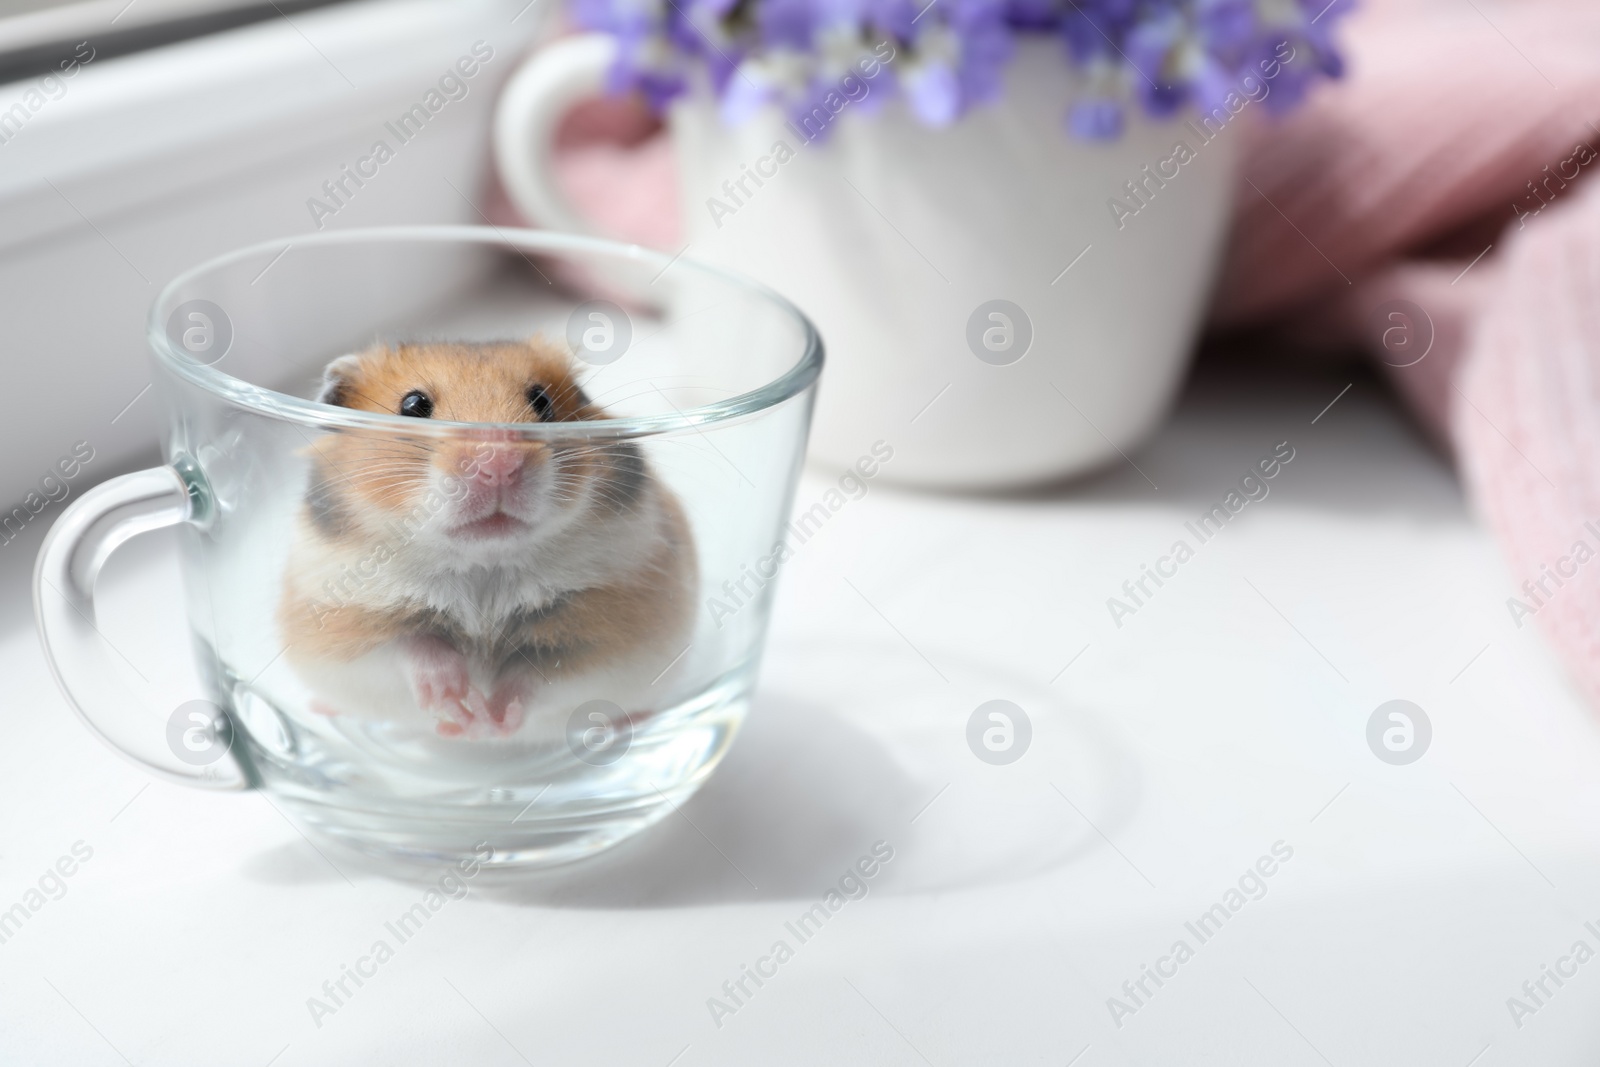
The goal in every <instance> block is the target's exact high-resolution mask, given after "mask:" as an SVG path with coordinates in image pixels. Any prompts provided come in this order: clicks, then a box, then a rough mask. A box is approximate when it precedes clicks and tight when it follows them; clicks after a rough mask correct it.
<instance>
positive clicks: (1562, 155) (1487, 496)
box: [559, 0, 1600, 702]
mask: <svg viewBox="0 0 1600 1067" xmlns="http://www.w3.org/2000/svg"><path fill="white" fill-rule="evenodd" d="M1343 36H1344V50H1345V54H1346V56H1347V58H1348V66H1349V73H1348V75H1347V76H1346V78H1345V80H1344V81H1342V82H1341V83H1339V84H1337V85H1334V86H1331V87H1324V88H1322V89H1320V90H1319V91H1318V92H1317V93H1316V94H1314V96H1313V99H1312V101H1311V102H1310V103H1309V104H1308V106H1306V107H1305V108H1303V109H1302V110H1300V111H1299V112H1297V113H1296V114H1295V115H1294V116H1293V117H1292V118H1290V119H1289V120H1288V121H1286V122H1283V123H1280V124H1271V125H1266V126H1263V127H1259V128H1257V129H1256V130H1255V131H1254V137H1253V140H1252V147H1251V150H1250V152H1249V153H1248V155H1247V158H1246V162H1245V168H1244V175H1243V177H1244V180H1243V181H1242V182H1241V184H1240V187H1239V194H1238V215H1237V222H1236V224H1235V228H1234V233H1233V237H1232V243H1231V248H1230V251H1229V255H1228V260H1227V264H1226V267H1225V268H1224V271H1223V275H1222V279H1221V281H1220V284H1219V286H1218V290H1217V292H1218V297H1217V303H1216V308H1215V315H1214V322H1215V323H1216V324H1217V325H1219V326H1223V327H1232V326H1241V325H1256V326H1259V325H1272V326H1276V327H1279V328H1283V329H1285V330H1288V331H1290V332H1292V333H1297V334H1299V335H1300V336H1301V337H1303V338H1307V339H1315V340H1316V341H1318V342H1320V343H1333V344H1341V343H1342V344H1349V343H1350V342H1352V341H1355V342H1359V343H1361V344H1363V345H1365V346H1366V347H1367V348H1368V349H1369V350H1370V351H1371V352H1372V354H1373V355H1374V357H1375V358H1377V359H1379V360H1381V361H1382V362H1383V363H1384V364H1385V365H1386V366H1387V367H1388V368H1389V373H1390V374H1391V375H1392V377H1393V379H1394V381H1395V382H1396V384H1397V386H1398V388H1399V389H1400V391H1401V392H1402V394H1404V396H1405V397H1406V398H1407V400H1408V401H1409V402H1410V403H1411V405H1412V406H1413V407H1414V409H1415V410H1416V412H1417V414H1418V416H1419V417H1420V418H1421V419H1422V421H1423V422H1424V423H1425V424H1426V425H1427V426H1428V428H1429V429H1430V431H1431V432H1432V433H1433V434H1434V435H1435V436H1436V437H1437V438H1438V439H1439V440H1440V441H1441V442H1444V443H1446V444H1447V445H1448V446H1449V447H1450V448H1452V449H1453V451H1454V452H1455V454H1456V456H1457V458H1458V461H1459V464H1460V467H1461V469H1462V472H1463V474H1464V476H1465V479H1466V482H1467V485H1468V487H1469V490H1470V492H1471V494H1472V496H1473V498H1474V500H1475V501H1476V504H1477V507H1478V509H1479V510H1480V512H1481V513H1482V514H1483V515H1484V517H1485V518H1486V520H1487V521H1488V523H1489V524H1490V525H1491V526H1492V527H1493V529H1494V530H1495V532H1496V534H1497V535H1498V537H1499V539H1500V541H1501V543H1502V544H1503V546H1504V547H1505V550H1506V552H1507V554H1508V555H1509V558H1510V563H1511V567H1512V571H1513V573H1514V575H1515V577H1516V581H1517V582H1518V583H1519V585H1520V588H1519V589H1518V590H1517V591H1516V595H1515V596H1514V597H1513V598H1511V600H1510V601H1509V602H1508V604H1507V611H1508V612H1509V613H1510V614H1511V616H1512V619H1513V621H1514V622H1515V624H1516V625H1518V626H1523V625H1537V626H1539V627H1540V628H1541V629H1542V630H1543V632H1544V633H1545V634H1546V635H1547V636H1548V638H1549V639H1550V640H1551V641H1552V642H1553V643H1554V644H1555V646H1556V648H1557V649H1558V650H1559V652H1560V653H1561V655H1562V657H1563V658H1564V659H1565V661H1566V663H1567V665H1568V667H1569V669H1570V670H1571V671H1572V672H1573V674H1574V676H1575V677H1576V679H1577V680H1578V682H1579V683H1580V684H1581V685H1582V687H1583V688H1584V689H1585V690H1586V691H1587V693H1588V694H1589V696H1590V697H1591V698H1593V699H1594V700H1596V701H1597V702H1600V558H1597V556H1600V466H1597V464H1596V463H1595V460H1596V459H1597V458H1600V182H1594V181H1590V180H1588V178H1589V176H1590V174H1591V172H1596V171H1600V3H1596V0H1519V2H1517V3H1514V4H1513V3H1506V2H1503V0H1364V3H1363V7H1362V9H1361V10H1359V11H1358V12H1357V13H1356V14H1355V15H1353V16H1352V17H1351V18H1350V19H1349V20H1348V21H1347V22H1346V23H1345V24H1344V26H1343ZM583 110H584V113H583V114H580V115H575V116H574V117H573V118H572V120H570V121H569V122H568V123H567V125H566V128H565V131H564V134H563V140H564V142H565V146H566V147H565V149H564V151H563V153H562V155H561V157H560V161H559V167H560V169H561V171H562V174H561V179H562V184H563V185H564V186H565V187H566V188H567V189H569V190H570V191H571V195H572V196H573V198H574V200H575V201H576V202H577V206H578V207H579V208H580V209H582V210H584V211H585V212H586V213H587V214H589V215H590V217H592V218H595V219H597V220H603V221H604V223H605V226H606V229H607V230H608V231H610V232H612V233H614V234H616V235H617V236H622V237H627V238H630V239H633V240H636V241H639V242H640V243H644V244H649V245H654V246H657V247H663V248H675V247H676V241H677V237H676V231H677V220H676V211H675V205H676V194H675V176H674V173H673V167H672V161H671V155H670V148H669V147H668V146H667V144H666V142H665V138H663V137H660V136H656V135H654V130H653V127H652V124H651V123H650V121H649V120H648V118H646V117H643V116H641V115H639V114H638V113H637V112H630V111H629V110H628V109H627V108H626V107H623V106H619V105H615V104H608V105H588V106H587V107H586V108H585V109H583Z"/></svg>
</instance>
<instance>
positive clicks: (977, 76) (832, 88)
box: [571, 0, 1354, 141]
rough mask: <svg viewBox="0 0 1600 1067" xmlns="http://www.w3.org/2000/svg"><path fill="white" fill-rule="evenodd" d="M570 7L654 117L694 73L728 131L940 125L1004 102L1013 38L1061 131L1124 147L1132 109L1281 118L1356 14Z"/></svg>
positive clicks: (875, 2) (618, 85)
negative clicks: (859, 121)
mask: <svg viewBox="0 0 1600 1067" xmlns="http://www.w3.org/2000/svg"><path fill="white" fill-rule="evenodd" d="M571 3H572V8H571V10H572V12H573V15H574V16H575V18H576V19H577V21H578V22H579V23H580V24H581V25H584V26H587V27H589V28H592V29H596V30H600V31H603V32H606V33H609V34H611V35H612V36H614V37H615V38H616V39H617V41H618V44H619V48H618V59H617V64H616V67H615V69H614V70H613V71H612V72H611V78H610V81H609V88H610V89H611V90H612V91H615V92H636V93H639V94H641V95H642V96H643V97H644V99H646V100H647V101H648V102H649V103H650V105H651V106H652V107H654V108H656V109H658V110H664V109H665V108H666V107H667V106H668V105H669V103H670V102H671V101H672V100H674V99H676V98H677V97H679V96H681V95H683V94H684V93H686V92H688V91H689V90H690V86H691V85H692V84H694V83H695V82H696V80H697V79H696V78H695V77H694V72H695V71H696V70H697V69H698V70H699V71H702V72H703V73H704V77H705V80H706V81H707V82H709V84H710V87H711V89H712V91H713V92H714V93H715V94H716V96H717V99H718V103H719V106H720V110H721V113H722V116H723V118H724V120H725V121H727V122H729V123H740V122H744V121H747V120H748V119H750V118H751V117H752V116H753V115H754V114H756V113H757V112H759V111H761V110H763V109H765V108H768V107H777V108H779V109H780V110H783V111H787V112H788V114H790V115H791V116H796V115H807V114H811V113H812V112H813V110H814V109H815V108H818V107H827V108H828V109H829V110H830V111H831V112H832V113H833V114H838V113H839V109H840V107H841V106H843V105H841V104H840V103H839V101H840V100H842V99H843V100H847V103H848V106H850V107H853V108H855V109H856V110H859V111H861V112H862V113H865V114H870V113H873V112H876V111H878V110H879V109H881V107H882V106H883V104H884V103H885V102H886V101H887V100H889V99H891V98H899V99H900V100H902V101H904V103H905V105H906V107H907V109H908V110H909V111H910V112H911V114H912V115H914V116H915V117H916V118H917V120H918V121H920V122H922V123H924V124H926V125H929V126H945V125H949V124H950V123H953V122H956V121H958V120H959V119H960V118H961V116H962V115H964V114H965V113H966V112H967V111H968V110H970V109H971V108H973V107H980V106H983V105H985V104H989V103H992V102H993V101H996V100H998V99H999V98H1000V97H1001V95H1002V94H1003V92H1004V87H1005V77H1006V72H1007V70H1008V69H1009V67H1010V64H1011V61H1012V59H1013V58H1014V56H1015V54H1016V44H1017V40H1018V38H1020V37H1023V36H1032V37H1037V36H1041V35H1054V36H1056V37H1058V38H1059V39H1060V40H1061V41H1062V43H1063V48H1064V53H1065V59H1066V63H1067V65H1068V66H1069V67H1070V68H1072V69H1075V70H1077V71H1078V72H1079V73H1080V75H1081V76H1080V77H1079V78H1078V79H1076V80H1077V82H1078V83H1079V85H1080V88H1079V90H1078V91H1077V92H1076V93H1075V94H1072V93H1068V94H1065V95H1064V96H1063V101H1062V102H1063V104H1064V105H1065V107H1066V115H1067V122H1066V125H1067V128H1068V130H1069V131H1070V132H1071V134H1072V135H1073V136H1074V137H1078V138H1082V139H1085V140H1095V141H1104V140H1114V139H1116V138H1117V137H1119V136H1121V134H1122V130H1123V128H1124V124H1125V120H1126V106H1127V103H1129V102H1130V98H1131V102H1137V104H1138V106H1139V108H1140V109H1141V110H1142V111H1144V113H1145V114H1147V115H1150V116H1152V117H1157V118H1161V117H1170V116H1173V115H1176V114H1178V113H1180V112H1183V111H1185V110H1188V109H1198V110H1199V111H1200V112H1202V113H1210V112H1211V111H1213V110H1214V109H1216V108H1219V107H1222V108H1226V107H1227V103H1226V102H1227V101H1228V100H1229V99H1233V100H1234V106H1235V108H1237V107H1238V106H1239V104H1238V101H1239V100H1240V99H1243V98H1246V97H1248V98H1249V99H1253V100H1264V101H1265V104H1266V107H1267V108H1268V109H1269V110H1270V111H1272V112H1274V113H1279V114H1281V113H1282V112H1284V111H1287V110H1289V109H1290V108H1292V107H1294V106H1295V105H1296V104H1297V103H1299V102H1300V101H1301V100H1302V99H1303V98H1304V97H1305V95H1306V93H1307V92H1309V91H1310V89H1311V87H1312V86H1313V85H1314V84H1316V83H1317V82H1318V81H1320V80H1322V79H1324V78H1336V77H1338V76H1339V75H1340V73H1341V72H1342V69H1343V63H1342V60H1341V59H1340V57H1339V53H1338V51H1337V49H1336V48H1335V46H1334V42H1333V37H1332V28H1333V26H1334V24H1335V22H1336V21H1337V20H1338V18H1339V17H1340V16H1342V15H1344V14H1345V13H1346V12H1347V11H1348V10H1349V9H1350V8H1351V7H1352V6H1353V4H1354V0H1333V3H1332V5H1331V6H1328V0H571ZM869 57H872V59H871V62H872V63H873V64H875V67H876V73H875V74H873V75H870V76H868V75H866V74H865V73H864V70H865V68H864V67H863V65H862V64H863V63H865V62H866V61H867V59H868V58H869ZM847 79H848V81H847ZM1262 83H1267V84H1268V89H1267V90H1266V91H1265V92H1263V91H1262V90H1261V89H1260V85H1261V84H1262ZM863 86H865V88H863ZM830 99H831V101H832V106H831V107H829V105H828V104H827V101H829V100H830Z"/></svg>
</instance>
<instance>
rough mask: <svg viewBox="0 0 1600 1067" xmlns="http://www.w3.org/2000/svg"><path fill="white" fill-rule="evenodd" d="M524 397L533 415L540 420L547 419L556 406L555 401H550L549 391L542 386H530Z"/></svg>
mask: <svg viewBox="0 0 1600 1067" xmlns="http://www.w3.org/2000/svg"><path fill="white" fill-rule="evenodd" d="M526 395H527V397H528V406H529V407H531V408H532V409H533V413H534V414H535V415H537V416H539V418H541V419H548V418H549V417H550V412H551V411H553V410H554V409H555V406H556V404H555V401H554V400H551V399H550V390H548V389H546V388H545V387H544V386H542V385H530V386H528V392H527V394H526Z"/></svg>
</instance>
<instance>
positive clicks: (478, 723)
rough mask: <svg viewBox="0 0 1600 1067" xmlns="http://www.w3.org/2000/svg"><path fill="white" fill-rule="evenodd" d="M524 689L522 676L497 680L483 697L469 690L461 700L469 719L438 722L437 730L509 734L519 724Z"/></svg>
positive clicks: (475, 734) (467, 734) (478, 735)
mask: <svg viewBox="0 0 1600 1067" xmlns="http://www.w3.org/2000/svg"><path fill="white" fill-rule="evenodd" d="M526 688H527V685H526V683H525V682H524V681H523V680H522V679H513V680H507V681H502V682H500V683H499V684H498V685H496V686H495V687H494V691H493V692H491V693H489V694H488V695H487V696H486V695H484V693H483V692H482V691H481V690H479V689H476V688H474V689H472V690H471V691H470V692H469V693H468V694H467V697H466V700H465V701H464V704H465V706H466V710H467V713H468V714H469V715H470V716H471V721H470V722H465V723H461V724H460V725H457V724H456V723H453V722H451V723H440V724H439V733H441V734H443V735H444V736H446V737H471V738H483V737H510V736H511V735H512V734H514V733H516V732H517V730H518V729H519V728H520V727H521V726H522V719H523V712H524V710H525V709H526V706H527V705H526V693H525V690H526Z"/></svg>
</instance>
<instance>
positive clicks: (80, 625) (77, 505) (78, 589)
mask: <svg viewBox="0 0 1600 1067" xmlns="http://www.w3.org/2000/svg"><path fill="white" fill-rule="evenodd" d="M210 499H211V498H210V494H209V493H208V492H207V491H206V490H205V487H204V481H203V479H202V478H201V476H200V473H199V471H198V469H197V468H196V467H195V466H194V465H193V463H192V462H190V461H188V460H179V461H178V462H176V463H174V464H172V465H171V466H167V467H152V468H151V469H149V470H142V471H137V472H135V473H133V474H124V475H122V476H121V477H120V478H113V479H112V480H111V481H109V482H105V483H103V484H101V485H98V486H95V487H94V488H93V489H91V490H89V491H88V492H87V493H85V494H83V496H81V497H79V498H78V499H77V501H75V502H74V503H73V504H72V506H71V507H69V508H67V510H66V511H65V512H63V513H62V514H61V517H60V518H59V519H57V520H56V523H55V525H54V526H53V527H52V528H51V530H50V533H49V536H47V537H46V538H45V542H44V545H43V547H41V548H40V549H39V562H38V565H37V566H36V567H35V568H34V572H33V606H34V615H35V618H36V620H37V621H38V625H39V638H40V641H41V642H42V643H43V644H44V655H45V660H46V661H47V662H48V663H49V664H50V673H51V674H53V675H55V679H56V684H58V685H59V686H60V687H61V690H62V692H64V693H65V694H66V696H67V700H68V702H69V703H70V704H71V705H72V707H73V709H74V710H76V711H77V713H78V716H79V717H80V718H81V719H83V721H84V723H85V724H87V725H88V727H89V729H90V730H92V731H94V732H95V733H96V734H98V735H99V736H100V739H101V740H102V741H104V742H106V744H108V745H110V746H111V747H112V748H113V749H115V750H116V751H117V752H118V753H120V754H121V755H122V756H124V757H126V758H127V759H129V760H131V761H132V762H134V763H135V764H137V765H139V766H140V767H142V768H144V769H145V770H147V771H150V772H151V773H153V774H156V775H158V776H159V777H162V778H166V779H168V780H170V781H175V782H182V783H184V784H186V785H194V786H200V787H201V788H205V789H218V790H237V789H245V788H248V786H249V780H248V779H247V777H246V775H245V773H244V771H243V770H242V768H241V766H240V764H239V762H238V760H237V757H236V756H234V755H233V754H232V752H231V744H230V742H231V741H232V740H233V739H234V738H235V737H236V736H237V731H236V730H234V728H233V726H232V723H231V722H230V721H228V720H227V719H226V717H224V718H223V719H222V720H221V721H219V722H217V723H215V724H214V726H212V728H211V731H210V733H209V734H208V735H207V736H208V737H209V738H210V743H211V744H218V743H222V744H229V746H230V752H229V754H227V755H225V756H224V757H223V758H221V759H218V760H216V761H214V762H212V763H208V764H206V765H205V766H195V765H192V764H189V763H186V762H184V761H183V760H181V759H179V758H178V756H177V754H176V752H174V751H173V749H172V748H171V747H170V746H169V745H168V742H167V728H166V724H164V723H161V721H160V717H159V716H158V715H156V714H155V713H154V712H152V711H150V710H149V709H148V708H147V707H146V706H144V703H143V702H142V701H140V700H138V698H137V697H135V696H133V695H132V694H130V693H129V692H128V691H127V689H126V688H125V687H124V686H123V685H122V684H121V683H119V682H118V681H117V677H116V671H115V668H114V664H113V662H112V660H111V658H110V656H108V655H107V652H106V649H107V647H108V643H107V642H106V640H105V638H104V637H102V636H101V635H100V631H99V629H98V628H97V627H96V626H95V608H94V584H95V579H96V578H97V577H98V576H99V574H100V568H101V567H102V566H103V565H104V564H105V561H106V560H107V559H108V558H110V556H111V553H113V552H115V551H116V550H117V549H118V548H120V547H121V546H122V544H123V543H124V542H126V541H127V540H128V539H129V538H132V537H137V536H138V535H139V534H142V533H149V532H151V531H153V530H159V529H162V528H163V527H167V526H176V525H177V524H178V523H180V522H189V523H194V524H195V525H197V526H200V527H202V528H204V527H205V526H206V525H207V523H208V522H209V520H210V517H211V503H210ZM130 705H132V706H131V707H130ZM153 724H156V725H153Z"/></svg>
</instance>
